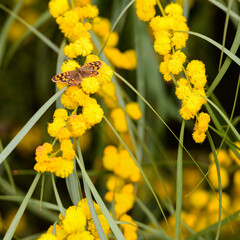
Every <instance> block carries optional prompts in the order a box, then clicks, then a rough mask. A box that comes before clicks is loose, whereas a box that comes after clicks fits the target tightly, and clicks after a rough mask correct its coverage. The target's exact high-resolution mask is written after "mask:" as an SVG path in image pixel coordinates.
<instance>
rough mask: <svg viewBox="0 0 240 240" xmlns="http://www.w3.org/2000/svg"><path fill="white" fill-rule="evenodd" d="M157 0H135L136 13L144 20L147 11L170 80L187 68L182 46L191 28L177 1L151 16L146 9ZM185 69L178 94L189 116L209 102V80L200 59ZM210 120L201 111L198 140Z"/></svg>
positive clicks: (184, 113)
mask: <svg viewBox="0 0 240 240" xmlns="http://www.w3.org/2000/svg"><path fill="white" fill-rule="evenodd" d="M154 2H155V1H144V0H139V1H136V7H137V15H138V16H139V15H140V16H141V17H140V16H139V18H140V19H143V20H144V15H146V16H145V17H146V19H147V20H145V21H150V20H151V21H150V23H149V24H150V27H151V29H152V30H153V34H154V37H155V41H154V49H155V51H156V52H157V53H159V54H160V55H162V56H163V61H162V62H161V63H160V66H159V71H160V72H161V73H162V74H163V78H164V80H165V81H167V82H168V81H171V80H172V77H173V75H174V76H175V77H177V76H178V74H180V73H181V72H182V71H183V70H184V67H183V65H184V63H185V62H186V56H185V54H184V53H183V52H182V51H181V49H182V48H184V47H185V46H186V41H187V39H188V34H187V33H185V32H184V31H188V30H189V28H188V26H187V24H186V18H185V17H184V16H183V15H182V14H183V9H182V7H181V6H180V5H179V4H176V3H171V4H169V5H167V6H166V7H165V9H164V12H163V13H162V14H163V16H162V17H161V16H156V17H151V18H150V17H149V16H150V15H151V14H149V12H150V10H149V11H146V9H148V7H147V6H149V5H153V6H154V4H155V3H154ZM139 12H141V14H139ZM154 15H155V13H154ZM184 73H185V75H186V78H180V79H178V80H177V82H176V85H177V88H176V96H177V98H178V99H180V100H181V101H182V107H181V109H180V114H181V116H182V118H183V119H185V120H189V119H191V118H194V117H195V116H197V114H198V112H199V111H200V109H201V107H202V105H203V104H205V103H206V100H205V99H204V98H203V97H206V93H205V89H204V87H205V84H206V82H207V78H206V70H205V65H204V64H203V63H202V62H201V61H198V60H193V61H191V62H190V63H188V65H187V68H186V71H184ZM203 116H204V117H203ZM203 118H204V119H203ZM209 121H210V118H209V115H208V116H207V115H206V114H205V115H201V114H200V116H199V117H198V119H197V124H196V126H195V128H194V133H193V139H194V141H195V142H197V143H202V142H203V141H204V139H205V137H206V134H205V132H206V131H207V128H208V123H209ZM203 125H204V126H203Z"/></svg>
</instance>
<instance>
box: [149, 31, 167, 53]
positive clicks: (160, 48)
mask: <svg viewBox="0 0 240 240" xmlns="http://www.w3.org/2000/svg"><path fill="white" fill-rule="evenodd" d="M155 37H156V39H155V41H154V45H153V47H154V50H155V51H156V52H157V53H159V54H160V55H167V54H169V53H170V52H171V39H170V36H169V33H168V32H167V31H161V32H158V33H156V36H155Z"/></svg>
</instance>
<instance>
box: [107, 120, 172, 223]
mask: <svg viewBox="0 0 240 240" xmlns="http://www.w3.org/2000/svg"><path fill="white" fill-rule="evenodd" d="M103 119H104V120H105V121H106V123H107V124H108V126H109V127H110V128H111V129H112V131H113V133H114V134H115V135H116V137H117V138H118V140H119V141H120V142H121V143H122V144H123V146H124V148H125V149H126V150H127V151H128V153H129V155H130V156H131V158H132V159H133V160H134V162H135V164H136V165H137V167H138V169H139V170H140V172H141V174H142V176H143V178H144V180H145V182H146V184H147V186H148V187H149V189H150V191H151V192H152V194H153V196H154V198H155V200H156V202H157V204H158V207H159V209H160V211H161V213H162V215H163V217H164V219H165V221H166V223H167V224H168V222H167V218H166V216H165V214H164V212H163V209H162V206H161V204H160V202H159V200H158V197H157V195H156V193H155V191H154V190H153V188H152V186H151V184H150V182H149V180H148V178H147V176H146V174H145V173H144V171H143V169H142V167H141V165H140V164H139V162H138V161H137V159H136V158H135V157H134V155H133V154H132V152H131V151H130V149H129V148H128V146H127V145H126V143H125V142H124V141H123V139H122V138H121V137H120V136H119V134H118V133H117V131H116V130H115V129H114V127H113V126H112V124H111V123H110V122H109V121H108V119H107V118H106V117H105V116H103Z"/></svg>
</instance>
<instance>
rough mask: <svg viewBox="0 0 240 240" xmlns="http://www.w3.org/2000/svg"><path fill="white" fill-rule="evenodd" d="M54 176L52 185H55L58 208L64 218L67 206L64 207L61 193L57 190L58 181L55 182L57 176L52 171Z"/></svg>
mask: <svg viewBox="0 0 240 240" xmlns="http://www.w3.org/2000/svg"><path fill="white" fill-rule="evenodd" d="M51 176H52V185H53V190H54V194H55V197H56V201H57V204H58V208H59V211H60V212H61V214H62V216H63V218H64V217H65V212H66V210H65V208H64V207H63V205H62V201H61V198H60V196H59V193H58V190H57V186H56V183H55V178H54V174H53V173H52V174H51Z"/></svg>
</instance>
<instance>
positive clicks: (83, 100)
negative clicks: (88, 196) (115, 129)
mask: <svg viewBox="0 0 240 240" xmlns="http://www.w3.org/2000/svg"><path fill="white" fill-rule="evenodd" d="M92 61H99V58H98V57H97V56H95V55H88V56H87V58H86V63H87V62H92ZM76 67H80V66H79V64H78V63H77V62H76V61H74V60H71V59H70V60H68V61H66V62H64V63H63V66H62V71H70V70H73V69H75V68H76ZM112 75H113V72H112V69H111V68H110V67H109V66H107V65H106V64H105V63H104V62H103V63H102V66H101V69H100V70H99V74H98V75H96V76H95V77H91V78H85V79H84V80H83V81H82V84H81V85H79V86H77V85H73V86H70V87H69V88H67V90H66V91H65V92H64V94H63V95H62V97H61V103H62V104H63V106H64V107H65V108H66V109H69V110H73V111H72V112H70V113H69V112H68V111H67V110H66V109H63V108H60V109H56V110H55V112H54V115H53V122H52V123H49V124H48V133H49V135H50V136H51V137H55V138H56V139H57V140H59V141H60V142H61V146H62V144H63V142H65V141H66V140H68V141H70V140H69V138H77V137H80V136H82V135H83V134H84V133H85V132H86V131H87V130H88V129H90V128H91V127H93V126H94V125H95V124H97V123H100V122H101V121H102V118H103V114H104V113H103V110H102V108H101V107H100V105H99V104H98V103H97V101H96V99H94V98H91V97H90V94H91V93H95V92H97V91H98V90H99V88H100V87H102V85H104V84H106V83H107V82H110V80H111V78H112ZM65 85H66V84H63V83H59V84H58V85H57V86H58V87H59V88H60V89H61V88H62V87H63V86H65ZM78 108H80V109H81V112H78ZM68 147H69V151H71V150H72V146H70V145H68ZM51 151H52V150H50V151H49V152H47V153H46V154H45V155H44V156H45V157H47V156H48V154H49V153H50V152H51ZM36 155H37V151H36ZM73 158H74V155H73ZM73 158H72V159H73ZM53 159H54V161H50V163H49V161H48V157H47V158H46V160H44V161H39V160H38V158H37V157H36V161H37V164H36V165H35V167H34V169H35V170H36V171H38V172H45V171H50V172H54V173H55V174H56V175H57V176H60V177H67V176H68V175H69V174H71V173H72V171H73V166H74V164H73V161H72V159H71V161H70V163H69V162H66V161H64V156H63V159H62V158H60V157H58V158H56V157H54V158H53ZM56 159H58V162H59V161H60V160H61V161H62V162H63V163H62V164H57V162H56V161H57V160H56ZM52 162H56V167H57V166H59V165H63V170H64V169H65V168H66V172H61V171H60V170H58V171H57V170H55V168H53V167H52V164H53V163H52ZM67 163H68V166H67ZM44 165H46V166H45V167H44ZM50 165H51V167H50ZM65 165H66V166H65ZM64 166H65V168H64Z"/></svg>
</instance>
